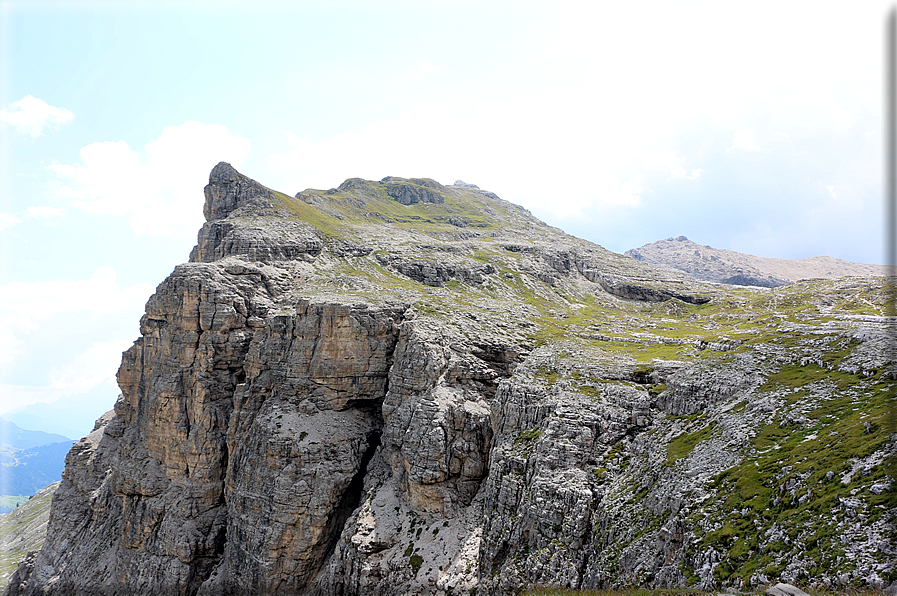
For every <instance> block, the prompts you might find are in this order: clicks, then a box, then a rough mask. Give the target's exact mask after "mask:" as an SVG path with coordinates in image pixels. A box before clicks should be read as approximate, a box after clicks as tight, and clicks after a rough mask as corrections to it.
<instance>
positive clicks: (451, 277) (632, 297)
mask: <svg viewBox="0 0 897 596" xmlns="http://www.w3.org/2000/svg"><path fill="white" fill-rule="evenodd" d="M205 198H206V203H205V208H204V214H205V216H206V220H207V222H206V224H205V225H204V226H203V228H202V230H201V231H200V232H199V235H198V242H197V246H196V248H194V250H193V252H192V253H191V255H190V262H189V263H186V264H183V265H179V266H178V267H176V268H175V270H174V271H173V272H172V274H171V275H170V276H169V277H168V278H167V279H166V280H164V281H163V282H162V283H161V284H160V285H159V286H158V288H157V290H156V293H155V294H154V295H153V296H152V297H151V298H150V300H149V301H148V303H147V305H146V314H145V315H144V316H143V318H142V319H141V321H140V337H139V338H138V339H137V341H136V342H135V343H134V345H133V346H132V347H131V348H130V349H129V350H127V351H126V352H125V353H124V354H123V356H122V364H121V368H120V369H119V371H118V382H119V386H120V388H121V392H122V394H121V396H120V397H119V399H118V401H117V403H116V405H115V410H114V412H112V413H110V414H109V415H108V416H107V417H105V418H104V419H102V420H101V421H99V422H98V424H97V428H96V430H95V431H94V432H93V433H92V434H91V435H90V436H88V437H86V438H85V439H83V440H81V441H79V442H78V443H76V444H75V446H74V447H73V448H72V450H71V452H70V453H69V454H68V457H67V458H66V469H65V472H64V473H63V480H62V484H61V486H60V488H59V489H58V490H57V491H56V493H55V495H54V497H53V504H52V509H51V514H50V521H49V529H48V533H47V539H46V542H45V543H44V545H43V547H42V548H41V550H40V551H39V552H37V553H33V554H31V555H29V556H28V557H27V558H26V559H25V560H24V561H23V562H22V563H20V564H19V567H18V570H17V571H16V572H15V574H14V575H13V577H12V579H11V581H10V584H9V587H8V588H7V591H6V592H5V594H9V595H10V596H13V595H26V594H27V595H35V594H79V595H80V594H98V595H99V594H103V595H125V594H128V595H132V594H153V595H163V594H179V595H181V594H191V595H192V594H199V595H213V594H233V595H239V594H246V595H249V594H279V595H280V594H317V595H350V594H353V595H354V594H357V595H365V596H376V595H387V594H389V595H396V594H408V595H412V594H414V595H418V594H456V595H457V594H471V595H472V594H479V595H481V596H482V595H485V594H508V593H514V592H515V590H518V589H519V588H521V587H524V586H527V585H535V584H545V585H558V586H568V587H599V586H604V587H610V586H627V585H628V586H632V585H640V586H645V587H684V586H698V587H701V588H704V589H718V588H721V587H730V588H736V589H738V588H747V587H751V586H757V585H760V584H764V583H767V582H769V581H773V580H776V579H782V580H783V581H789V582H791V583H811V582H815V583H817V584H818V585H820V586H826V585H827V586H835V585H845V586H846V585H862V586H871V587H879V588H880V587H882V586H884V585H887V584H888V583H889V582H891V581H893V579H894V578H895V567H894V560H893V557H892V556H890V555H892V554H893V552H894V551H893V549H894V544H895V542H894V525H893V524H894V515H895V509H894V508H893V501H892V500H890V497H891V496H892V495H893V491H894V488H893V483H894V477H895V474H897V472H895V471H894V454H895V449H897V434H893V433H894V432H895V430H894V427H893V419H892V418H889V413H890V412H891V411H892V409H893V405H894V404H893V402H894V399H895V394H897V390H895V389H897V385H895V381H894V379H895V377H897V368H895V362H894V359H893V352H892V351H890V347H891V345H892V344H891V343H890V342H891V341H892V339H891V338H892V335H890V334H889V333H890V329H891V327H889V325H891V326H892V325H893V323H892V319H891V318H888V316H887V315H889V314H890V313H889V312H886V310H887V308H888V305H889V304H890V302H889V296H890V294H888V292H890V291H892V289H891V288H892V286H891V285H888V284H885V280H883V279H882V278H854V279H850V280H835V281H825V282H823V281H814V282H806V283H803V282H802V283H796V284H791V285H789V286H787V287H785V288H778V289H774V290H770V289H757V288H732V289H731V290H729V289H725V288H722V287H720V286H718V285H715V284H705V283H703V282H700V281H696V280H694V279H691V278H689V277H687V276H685V275H683V274H680V273H677V272H671V271H667V270H663V269H658V268H655V267H653V266H651V265H649V264H645V263H640V262H637V261H633V260H631V259H628V258H625V257H623V256H621V255H616V254H614V253H611V252H609V251H606V250H604V249H603V248H601V247H599V246H596V245H594V244H591V243H589V242H586V241H584V240H580V239H577V238H574V237H571V236H568V235H566V234H564V233H563V232H561V231H560V230H557V229H556V228H552V227H550V226H547V225H546V224H544V223H543V222H540V221H538V220H537V219H535V218H534V217H532V215H531V214H529V212H527V211H526V210H525V209H522V208H521V207H518V206H516V205H513V204H511V203H508V202H506V201H503V200H501V199H499V198H498V197H497V196H495V195H494V194H492V193H489V192H486V191H483V190H480V189H478V188H477V187H476V186H474V185H469V184H464V183H461V182H458V183H456V184H455V185H442V184H439V183H437V182H435V181H433V180H430V179H427V178H411V179H404V178H395V177H388V178H384V179H383V180H381V181H366V180H361V179H355V178H353V179H349V180H347V181H346V182H344V183H343V184H342V185H340V187H338V188H334V189H329V190H325V191H321V190H307V191H303V192H300V193H298V194H297V195H296V196H295V197H290V196H288V195H285V194H282V193H279V192H276V191H273V190H271V189H268V188H266V187H264V186H262V185H261V184H259V183H257V182H255V181H253V180H250V179H248V178H246V177H245V176H242V175H241V174H239V173H238V172H237V171H236V170H234V169H233V168H232V167H231V166H229V165H227V164H223V163H222V164H219V165H218V166H216V167H215V169H214V170H213V171H212V174H211V176H210V180H209V185H208V186H207V187H206V189H205ZM858 296H859V297H862V300H858V299H857V297H858Z"/></svg>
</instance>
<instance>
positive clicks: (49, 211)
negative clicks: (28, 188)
mask: <svg viewBox="0 0 897 596" xmlns="http://www.w3.org/2000/svg"><path fill="white" fill-rule="evenodd" d="M25 217H28V218H33V219H57V218H60V217H65V209H63V208H62V207H47V206H38V205H32V206H31V207H28V208H27V209H25Z"/></svg>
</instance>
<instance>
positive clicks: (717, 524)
mask: <svg viewBox="0 0 897 596" xmlns="http://www.w3.org/2000/svg"><path fill="white" fill-rule="evenodd" d="M362 190H363V192H364V193H365V196H364V202H363V204H359V202H358V201H356V202H353V200H352V199H353V196H352V194H351V193H350V192H344V191H337V192H334V191H327V192H322V191H306V192H305V193H303V194H302V197H304V198H303V200H296V199H292V198H290V197H287V196H286V195H278V196H279V198H280V200H281V201H282V202H283V204H284V205H285V206H286V207H288V208H289V209H290V211H291V212H292V213H293V214H294V216H295V217H296V218H297V219H301V220H303V221H306V222H307V223H310V224H312V225H314V226H316V227H317V228H318V229H319V230H321V232H322V234H323V235H324V237H325V239H327V238H329V239H354V238H356V237H358V234H359V233H364V232H359V230H362V229H367V230H370V229H372V228H373V229H376V227H377V225H379V224H381V223H383V222H386V223H387V224H388V226H389V227H398V228H401V229H403V230H406V231H407V232H408V233H409V234H410V236H409V238H412V239H413V240H415V241H417V242H420V241H421V239H424V240H425V239H426V238H427V237H430V238H431V241H433V240H446V239H450V237H451V235H452V234H453V233H456V232H458V228H456V227H453V226H451V225H449V224H447V223H446V222H447V219H448V217H450V216H456V217H464V218H466V219H467V221H469V222H470V227H469V228H467V230H473V231H475V232H476V233H477V234H478V235H479V236H478V237H477V238H476V239H475V242H476V243H477V244H476V246H475V247H472V248H471V249H470V251H469V252H468V253H467V254H465V255H464V257H465V258H466V259H467V261H468V262H470V263H472V264H476V263H490V264H492V265H493V266H494V267H495V268H496V269H497V271H498V272H499V274H497V275H493V276H490V278H489V280H488V283H485V284H483V285H479V286H475V285H467V284H463V283H459V282H455V281H452V282H449V283H447V284H446V285H445V287H444V288H438V289H434V288H423V287H422V286H420V285H419V284H416V283H415V282H412V281H410V280H408V279H407V278H405V277H404V276H402V275H400V274H398V273H395V272H393V271H389V270H386V269H384V268H383V267H381V266H380V265H379V264H378V263H377V261H376V260H375V258H374V257H375V255H371V256H369V257H366V258H352V259H344V260H342V261H337V262H335V264H336V268H335V269H334V267H333V265H334V263H331V264H330V265H329V267H330V268H329V269H328V271H327V274H328V275H330V276H335V275H336V274H337V273H339V272H341V273H343V274H344V275H346V276H349V277H354V278H357V279H364V280H365V281H366V282H369V283H370V285H371V286H375V287H378V288H388V289H392V290H407V291H410V292H411V293H412V295H413V300H412V301H413V302H414V303H415V310H416V311H417V312H418V313H419V314H420V315H422V317H423V318H424V319H433V320H434V321H442V322H443V323H446V324H454V325H457V326H458V327H459V328H461V329H462V331H463V323H458V322H457V319H456V318H453V316H454V315H455V314H457V313H459V312H466V313H473V314H477V313H482V314H483V315H484V316H487V317H489V318H490V319H491V320H492V321H493V322H494V323H495V325H496V326H497V327H496V329H497V331H499V332H500V333H502V334H504V335H505V336H506V337H509V338H516V339H518V340H521V341H522V342H524V343H528V344H529V345H530V346H532V347H537V346H540V345H544V344H554V343H556V342H570V341H574V342H577V343H578V344H579V346H580V347H582V348H584V349H587V350H589V351H590V353H593V354H594V353H597V354H604V355H605V356H607V357H609V358H616V359H618V360H620V361H623V362H629V363H631V365H632V366H633V367H639V366H643V367H644V369H645V370H646V371H648V370H651V368H652V367H653V366H654V364H656V363H657V361H658V360H679V361H699V360H701V361H705V362H707V364H708V366H710V367H711V368H713V367H724V366H725V365H726V363H727V362H729V361H730V360H731V359H732V358H733V357H735V356H736V355H737V354H739V353H743V352H751V351H755V352H757V353H764V354H770V361H769V363H768V365H766V366H765V368H764V369H763V371H761V372H762V374H763V375H764V377H765V382H764V383H763V385H762V386H761V387H760V388H759V389H758V390H757V391H756V394H755V397H757V398H769V399H772V400H774V401H776V402H777V403H784V404H785V405H786V406H787V408H783V409H782V412H783V413H782V414H779V415H777V417H776V419H775V420H773V421H772V422H771V423H770V424H765V425H759V426H757V427H756V428H754V431H753V433H754V434H753V436H752V437H751V438H750V445H749V448H748V451H747V452H746V454H745V457H744V459H743V460H742V461H741V463H739V464H737V465H735V466H734V467H732V468H730V469H728V470H726V471H725V472H723V473H722V474H720V475H719V476H718V477H717V478H715V479H714V480H713V482H712V484H711V487H712V488H713V489H714V490H715V492H716V493H717V494H719V495H723V496H724V498H721V499H720V500H719V501H717V502H715V503H714V505H713V506H708V507H704V508H702V509H701V510H700V511H699V512H696V513H694V514H693V515H692V516H691V517H690V518H689V520H688V522H689V523H690V525H691V526H692V527H693V528H694V535H693V539H694V542H693V543H692V546H691V547H690V549H691V550H690V554H691V555H693V554H694V553H695V551H696V549H698V548H702V549H707V548H714V549H716V550H717V551H720V552H722V553H723V557H724V562H723V563H721V564H720V565H718V566H717V568H716V569H715V570H714V577H715V578H716V579H717V580H719V581H726V582H731V581H733V580H737V579H741V580H744V581H745V582H747V580H748V579H749V578H750V576H751V575H752V574H753V573H755V572H758V571H760V572H763V573H765V574H767V575H769V576H770V577H776V576H777V574H778V573H780V572H782V571H783V569H784V566H785V562H784V559H783V557H782V554H783V553H784V552H785V551H787V550H788V549H791V548H794V547H793V546H789V545H794V544H799V545H801V547H802V549H803V550H804V552H805V554H806V556H807V557H808V559H807V560H808V561H809V565H810V568H809V570H808V571H809V572H810V573H813V572H816V571H822V570H833V569H844V570H849V569H850V566H851V564H852V563H851V561H850V560H849V557H847V556H846V555H845V553H844V552H843V549H841V547H840V545H839V534H838V531H839V530H838V524H837V523H832V521H831V520H832V519H833V516H834V518H835V519H838V516H839V515H840V516H843V515H846V514H849V512H845V511H844V508H843V507H840V503H841V502H842V501H843V500H845V499H849V498H852V497H861V498H862V499H863V500H864V502H865V505H864V507H863V510H862V511H861V512H860V515H861V517H862V519H864V520H865V521H868V522H869V523H874V522H876V521H880V520H881V519H882V517H883V516H890V517H891V518H892V517H893V511H890V512H889V511H888V503H889V502H891V503H892V502H893V493H894V489H893V488H892V489H891V490H888V491H886V492H884V493H882V494H873V493H872V492H870V487H871V486H872V485H873V484H874V483H875V482H878V481H883V480H887V479H888V478H890V479H892V480H893V479H895V478H897V470H895V464H894V460H893V458H890V459H885V460H884V461H883V462H880V463H879V464H877V465H874V466H873V467H872V468H871V471H870V472H868V473H867V474H866V475H860V474H855V475H854V477H853V478H852V479H851V480H850V481H849V482H846V483H842V482H841V478H842V476H843V475H844V474H846V473H847V472H848V471H849V469H850V468H851V465H852V462H851V460H858V459H862V458H866V457H868V456H870V455H871V454H873V453H875V452H880V451H881V450H882V449H884V447H885V444H886V443H887V441H888V435H889V433H891V432H894V430H895V429H894V424H893V418H890V416H891V413H892V412H893V410H894V406H895V404H894V401H895V395H897V386H895V383H894V380H893V378H892V376H891V373H886V372H885V371H884V370H859V371H848V370H841V369H844V368H849V367H845V366H843V365H844V364H845V362H846V361H847V359H848V358H849V357H850V356H851V354H852V353H853V352H854V350H855V349H856V348H857V347H858V342H855V341H851V340H849V339H846V337H847V335H848V333H846V331H847V330H848V326H847V324H846V323H844V321H845V320H846V319H847V318H849V317H850V316H856V315H873V316H881V315H887V314H890V312H889V311H890V310H891V308H890V306H889V302H888V296H889V295H890V294H889V293H888V292H889V291H890V292H892V291H893V289H892V288H885V286H884V284H883V282H882V280H881V279H878V280H875V279H872V278H867V279H865V280H859V281H857V282H856V283H855V284H850V283H848V284H843V283H842V284H839V282H834V281H821V280H810V281H803V282H798V283H795V284H791V285H789V286H785V287H783V288H778V289H776V290H757V289H746V288H739V287H721V288H718V289H716V290H713V291H714V292H716V295H715V296H714V299H713V300H711V301H710V302H709V303H706V304H700V305H695V304H687V303H684V302H680V301H678V300H675V299H673V300H669V301H666V302H662V303H648V302H635V301H624V300H617V299H614V298H610V297H608V296H607V295H606V294H604V293H602V292H600V291H595V287H596V286H595V284H585V283H583V282H582V278H579V280H580V281H579V282H578V283H568V282H566V281H564V280H561V283H559V284H557V285H555V286H552V285H549V284H547V283H545V282H544V281H540V280H539V279H538V278H536V277H534V276H533V275H532V274H526V273H522V272H521V270H522V266H524V265H532V259H531V258H530V257H528V256H527V255H524V254H522V253H520V252H514V251H510V250H509V249H507V248H506V247H505V246H504V245H503V243H502V241H501V240H500V239H497V240H495V241H494V242H493V241H492V238H490V236H489V235H488V234H487V233H489V232H493V233H492V236H497V235H501V232H502V230H503V222H505V221H506V220H507V219H508V218H516V220H517V221H518V223H519V222H523V224H521V225H523V227H524V228H528V229H526V232H527V233H528V234H530V235H531V236H532V237H536V238H545V239H548V240H549V241H551V239H552V236H553V237H554V239H555V241H556V240H557V238H558V237H560V238H561V239H562V240H564V241H570V242H573V243H576V242H579V244H580V245H585V244H586V243H584V242H581V241H577V240H576V239H572V238H570V237H565V236H563V234H560V233H559V232H557V231H554V230H551V229H550V228H548V227H547V226H544V225H540V224H541V222H536V223H533V220H530V221H526V219H525V216H524V215H521V214H520V212H519V211H515V209H517V208H516V207H513V206H508V205H507V204H504V203H503V202H496V201H494V200H488V199H487V198H484V197H483V196H481V195H479V194H476V193H473V192H468V191H463V192H462V191H457V192H455V193H454V194H449V195H446V202H445V203H440V204H423V203H422V204H416V205H411V206H404V205H400V204H398V203H397V202H395V201H394V200H392V199H391V198H390V197H388V196H387V195H386V194H385V192H384V191H383V190H382V188H380V187H378V186H377V185H376V183H365V186H364V188H363V189H362ZM353 192H354V191H353ZM328 193H329V194H328ZM356 226H358V227H356ZM403 244H406V245H407V244H413V242H411V241H408V240H406V241H404V242H403ZM411 252H412V253H413V249H411ZM375 254H376V253H375ZM405 254H408V253H405ZM614 257H616V255H611V256H608V257H607V261H606V262H605V263H603V265H604V266H606V267H608V268H617V269H619V268H621V267H624V268H625V267H627V266H630V265H629V264H627V263H626V262H624V261H620V260H619V259H617V260H615V259H614ZM420 258H421V259H422V260H430V261H435V260H438V259H440V258H442V256H441V255H439V254H433V253H426V252H423V253H421V254H420ZM528 259H529V260H528ZM631 267H632V268H633V269H632V271H633V272H634V275H635V276H636V277H638V275H643V274H644V272H643V271H642V270H640V269H638V267H641V265H640V264H636V263H631ZM574 277H575V276H574ZM643 281H645V283H646V284H647V285H651V282H650V280H647V281H646V280H643ZM319 287H321V286H319ZM698 288H699V289H700V285H699V284H698ZM342 290H343V291H349V292H350V293H351V288H349V289H348V290H347V288H346V287H343V288H342ZM307 291H309V292H313V291H315V281H314V279H312V280H310V283H309V285H308V288H307ZM366 292H367V290H359V295H363V294H365V293H366ZM406 296H407V294H406ZM820 296H825V297H826V300H825V301H823V302H820V300H819V298H820ZM522 313H525V315H526V316H523V317H521V314H522ZM521 319H523V320H525V321H526V323H525V325H524V324H522V323H521ZM499 327H500V329H498V328H499ZM826 329H830V332H829V331H826ZM702 342H703V343H702ZM713 342H716V344H715V345H719V344H720V343H722V344H726V343H728V344H729V347H727V348H723V350H724V351H717V350H715V349H713V346H711V347H709V348H708V345H707V344H710V343H713ZM735 345H737V346H738V347H736V348H734V349H731V346H735ZM562 355H563V354H561V355H560V356H562ZM562 360H563V358H562V357H560V358H559V362H560V361H562ZM559 368H563V367H559ZM541 374H542V376H543V377H544V379H545V380H548V381H556V380H558V379H559V378H561V377H562V376H564V371H563V370H554V369H550V368H546V369H545V370H544V371H541ZM574 380H575V384H576V386H578V387H579V390H580V391H581V392H582V393H584V394H586V395H596V394H597V391H596V388H595V387H596V385H595V383H597V382H608V381H607V380H606V379H592V380H590V379H580V378H576V379H574ZM664 389H665V387H664V386H657V387H652V388H651V393H652V395H656V394H658V393H660V392H662V391H663V390H664ZM744 406H745V404H743V403H742V404H729V406H726V407H732V408H734V410H733V411H736V412H737V411H739V408H741V409H743V408H744ZM788 412H800V413H801V414H802V415H803V416H804V417H805V421H804V422H803V423H801V424H790V423H787V421H786V420H785V419H784V418H783V416H784V414H785V413H788ZM681 422H685V423H687V429H686V432H683V433H682V434H680V435H678V436H676V437H674V438H673V439H672V440H671V441H670V442H669V444H668V445H667V446H666V447H665V449H666V451H667V454H666V465H668V466H676V465H677V464H679V462H680V461H682V460H683V459H684V458H686V456H688V454H689V453H691V452H692V451H693V450H694V449H695V448H696V447H697V446H698V445H699V444H701V443H702V442H704V441H707V440H710V439H711V438H713V437H715V436H718V435H719V432H720V430H719V429H717V428H716V426H715V425H716V421H715V420H713V419H712V417H710V416H691V417H685V419H684V420H682V421H681ZM661 424H662V422H661ZM530 431H531V432H533V433H536V432H538V429H530ZM527 438H528V437H523V438H521V441H524V440H525V439H527ZM599 470H600V471H603V470H604V468H599ZM597 475H598V476H601V475H600V474H597ZM792 480H795V481H797V485H798V486H799V487H800V488H799V490H797V491H796V492H794V491H792V492H793V494H791V493H788V494H786V493H785V491H783V490H782V489H781V487H782V486H785V485H788V484H789V482H790V481H792ZM645 488H646V487H642V488H640V489H639V490H640V491H644V490H645ZM638 494H642V493H641V492H640V493H638ZM655 525H657V524H655ZM771 530H773V531H775V532H778V533H779V534H780V535H782V536H784V540H785V541H787V542H788V543H789V545H786V544H785V543H784V542H777V541H772V542H770V541H769V540H767V541H765V542H764V540H763V535H764V533H766V534H768V533H769V532H770V531H771ZM875 556H876V557H877V558H881V557H883V556H884V554H882V553H878V554H876V555H875ZM683 572H684V573H685V574H686V577H689V576H690V577H691V579H692V580H696V579H697V578H696V576H694V575H693V574H694V569H692V568H690V567H689V566H688V563H687V562H684V563H683ZM885 579H887V580H888V581H890V580H892V579H895V578H891V577H890V576H888V577H886V578H885Z"/></svg>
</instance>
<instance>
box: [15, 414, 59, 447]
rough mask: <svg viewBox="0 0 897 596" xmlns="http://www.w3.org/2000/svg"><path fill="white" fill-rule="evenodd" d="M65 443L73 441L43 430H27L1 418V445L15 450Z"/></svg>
mask: <svg viewBox="0 0 897 596" xmlns="http://www.w3.org/2000/svg"><path fill="white" fill-rule="evenodd" d="M65 441H69V442H71V439H70V438H69V437H64V436H62V435H57V434H56V433H48V432H44V431H42V430H26V429H24V428H20V427H19V426H17V425H16V424H14V423H13V422H10V421H9V420H4V419H2V418H0V445H8V446H9V447H12V448H13V449H28V448H30V447H40V446H41V445H49V444H51V443H63V442H65Z"/></svg>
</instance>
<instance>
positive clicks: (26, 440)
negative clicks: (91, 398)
mask: <svg viewBox="0 0 897 596" xmlns="http://www.w3.org/2000/svg"><path fill="white" fill-rule="evenodd" d="M72 443H73V441H72V440H71V439H69V438H67V437H64V436H62V435H57V434H53V433H47V432H43V431H37V430H26V429H23V428H20V427H18V426H16V425H15V424H13V423H12V422H9V421H8V420H0V513H7V512H9V511H11V510H13V509H14V508H15V507H16V505H17V504H19V503H20V502H22V501H24V500H26V499H27V498H28V497H29V496H30V495H33V494H35V493H37V492H38V491H40V490H41V489H42V488H44V487H45V486H47V485H48V484H50V483H52V482H56V481H57V480H59V479H60V478H61V476H62V470H63V468H64V467H65V455H66V453H68V451H69V449H71V447H72Z"/></svg>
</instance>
